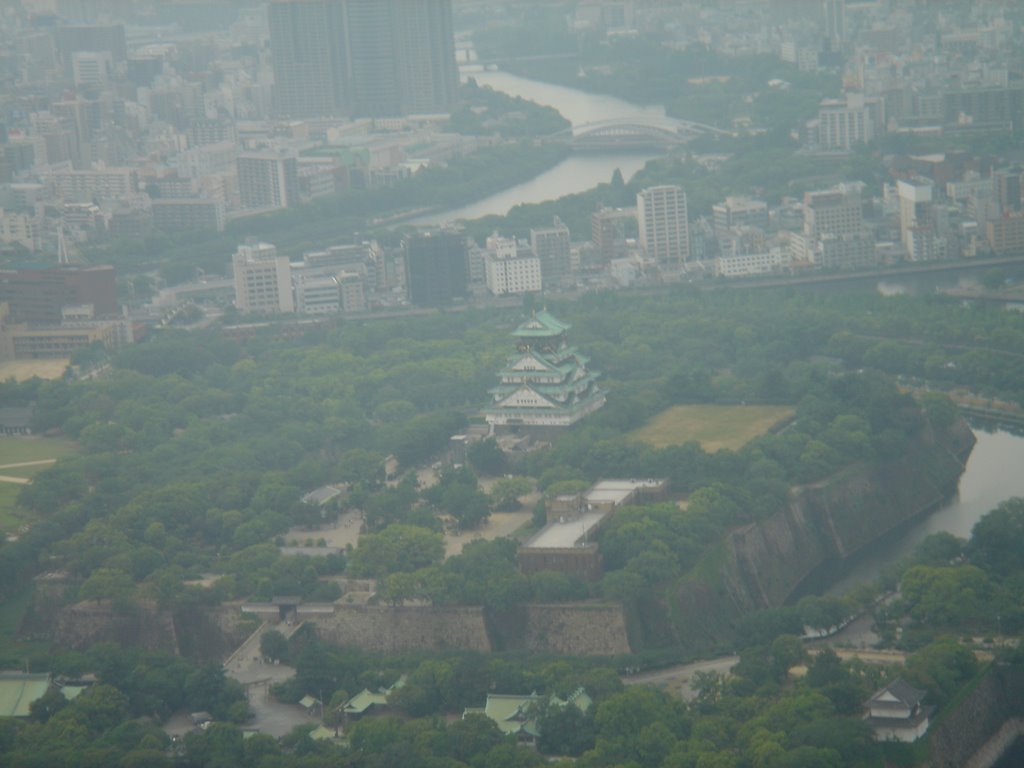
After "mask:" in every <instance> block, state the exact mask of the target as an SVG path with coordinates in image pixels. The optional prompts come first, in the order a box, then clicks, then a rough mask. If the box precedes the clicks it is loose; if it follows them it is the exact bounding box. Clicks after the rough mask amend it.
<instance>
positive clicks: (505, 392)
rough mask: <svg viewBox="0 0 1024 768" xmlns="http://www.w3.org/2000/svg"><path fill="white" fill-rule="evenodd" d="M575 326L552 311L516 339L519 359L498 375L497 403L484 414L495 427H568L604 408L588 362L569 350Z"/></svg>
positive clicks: (533, 320)
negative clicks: (567, 335)
mask: <svg viewBox="0 0 1024 768" xmlns="http://www.w3.org/2000/svg"><path fill="white" fill-rule="evenodd" d="M569 328H570V326H569V324H568V323H563V322H562V321H561V320H558V319H557V318H555V317H554V316H552V315H551V314H550V313H549V312H548V311H547V310H544V311H541V312H537V313H535V314H534V316H533V317H531V318H530V319H529V320H527V321H526V322H525V323H523V324H521V325H520V326H519V327H518V328H516V330H515V331H514V332H513V333H512V335H513V336H514V337H515V339H516V349H517V352H516V354H515V355H512V356H511V357H509V359H508V364H507V365H506V366H505V367H504V368H503V369H502V370H501V371H499V372H498V378H499V379H500V382H499V384H498V386H496V387H494V388H493V389H491V390H490V393H491V395H492V397H493V402H492V403H491V405H490V407H488V408H485V409H484V411H483V414H484V417H485V418H486V419H487V423H488V424H490V425H491V426H492V427H515V426H523V427H568V426H571V425H572V424H575V423H576V422H577V421H579V420H580V419H582V418H583V417H584V416H586V415H587V414H590V413H593V412H594V411H596V410H598V409H599V408H600V407H601V406H603V405H604V403H605V393H604V391H603V390H601V389H600V388H599V387H598V386H597V384H596V380H597V374H596V373H595V372H593V371H588V370H587V362H589V361H588V359H587V358H586V357H584V356H583V355H581V354H579V352H577V351H576V349H575V347H570V346H569V345H568V344H567V341H566V333H567V331H568V330H569Z"/></svg>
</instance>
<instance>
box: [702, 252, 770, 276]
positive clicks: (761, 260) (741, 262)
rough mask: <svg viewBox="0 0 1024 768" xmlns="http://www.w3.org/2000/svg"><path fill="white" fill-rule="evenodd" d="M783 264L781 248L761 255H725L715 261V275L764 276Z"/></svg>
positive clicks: (760, 253)
mask: <svg viewBox="0 0 1024 768" xmlns="http://www.w3.org/2000/svg"><path fill="white" fill-rule="evenodd" d="M782 264H783V253H782V249H780V248H773V249H771V250H766V251H762V252H759V253H736V254H731V255H725V254H723V255H720V256H718V258H716V259H715V274H716V275H720V276H722V277H747V276H749V275H763V274H766V273H768V272H772V271H774V270H776V269H779V268H780V267H782Z"/></svg>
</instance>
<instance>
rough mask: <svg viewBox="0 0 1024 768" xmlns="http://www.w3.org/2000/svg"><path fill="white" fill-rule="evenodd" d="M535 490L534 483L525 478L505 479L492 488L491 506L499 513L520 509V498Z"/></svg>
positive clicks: (497, 481) (498, 481)
mask: <svg viewBox="0 0 1024 768" xmlns="http://www.w3.org/2000/svg"><path fill="white" fill-rule="evenodd" d="M532 490H533V483H532V482H530V480H528V479H527V478H525V477H503V478H501V479H500V480H496V481H495V482H494V485H493V486H491V493H490V496H491V505H492V506H493V507H494V508H495V509H496V510H499V511H503V512H510V511H513V510H516V509H519V507H520V503H519V497H520V496H525V495H526V494H528V493H529V492H530V491H532Z"/></svg>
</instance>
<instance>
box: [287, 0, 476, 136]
mask: <svg viewBox="0 0 1024 768" xmlns="http://www.w3.org/2000/svg"><path fill="white" fill-rule="evenodd" d="M269 18H270V47H271V54H272V56H273V67H274V80H275V85H274V108H275V111H276V112H277V113H278V114H279V115H282V116H287V117H315V116H322V115H332V114H348V115H352V116H354V117H394V116H400V115H409V114H423V113H443V112H448V111H449V110H450V109H451V106H452V104H453V103H454V101H455V97H456V91H457V89H458V70H457V69H456V65H455V38H454V33H453V29H452V8H451V0H273V2H271V4H270V15H269Z"/></svg>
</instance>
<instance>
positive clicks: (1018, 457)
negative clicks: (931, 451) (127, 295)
mask: <svg viewBox="0 0 1024 768" xmlns="http://www.w3.org/2000/svg"><path fill="white" fill-rule="evenodd" d="M973 429H974V434H975V437H977V439H978V442H977V443H976V444H975V446H974V450H972V451H971V455H970V457H968V459H967V465H966V468H965V469H964V473H963V474H962V475H961V476H960V483H959V485H958V487H957V493H956V495H955V496H953V497H952V498H951V499H949V500H948V501H947V502H946V503H945V504H943V505H942V506H940V507H939V508H938V509H937V510H935V511H934V512H932V513H931V514H927V515H925V516H923V517H921V518H920V519H918V520H916V521H914V522H913V523H911V524H910V525H909V526H907V527H905V528H903V529H902V530H901V531H899V533H897V534H895V535H893V536H890V537H888V538H886V539H885V540H884V541H882V542H879V543H878V544H876V545H874V546H872V547H871V549H870V551H868V552H865V553H862V554H861V555H859V556H858V557H857V558H856V563H855V564H854V565H853V566H852V567H851V568H849V570H847V571H846V573H845V574H844V575H843V576H842V578H840V579H839V580H838V581H836V582H834V583H833V584H832V585H831V586H830V588H829V590H828V591H829V593H831V594H842V593H843V592H845V591H847V590H849V589H850V588H852V587H853V586H855V585H856V584H858V583H861V582H865V581H872V580H874V579H876V578H878V577H879V576H880V575H881V573H882V571H883V570H884V569H885V568H886V567H887V566H889V565H892V564H894V563H897V562H899V561H900V560H902V559H904V558H906V557H907V556H908V555H910V553H911V552H913V550H914V547H916V546H917V545H918V544H920V543H921V541H923V540H924V539H925V537H927V536H929V535H931V534H933V533H939V532H942V531H946V532H949V533H952V534H953V535H954V536H958V537H960V538H963V539H966V538H969V537H970V535H971V528H973V527H974V524H975V523H976V522H978V520H980V519H981V518H982V516H983V515H984V514H985V513H986V512H988V511H989V510H991V509H993V508H995V507H996V506H997V505H998V504H999V503H1000V502H1001V501H1005V500H1006V499H1009V498H1012V497H1014V496H1022V497H1024V472H1021V467H1024V436H1021V435H1019V434H1014V433H1012V432H1009V431H1007V430H1005V429H1000V428H995V429H991V428H990V429H989V430H986V428H985V427H983V426H981V425H977V424H976V425H974V427H973Z"/></svg>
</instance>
